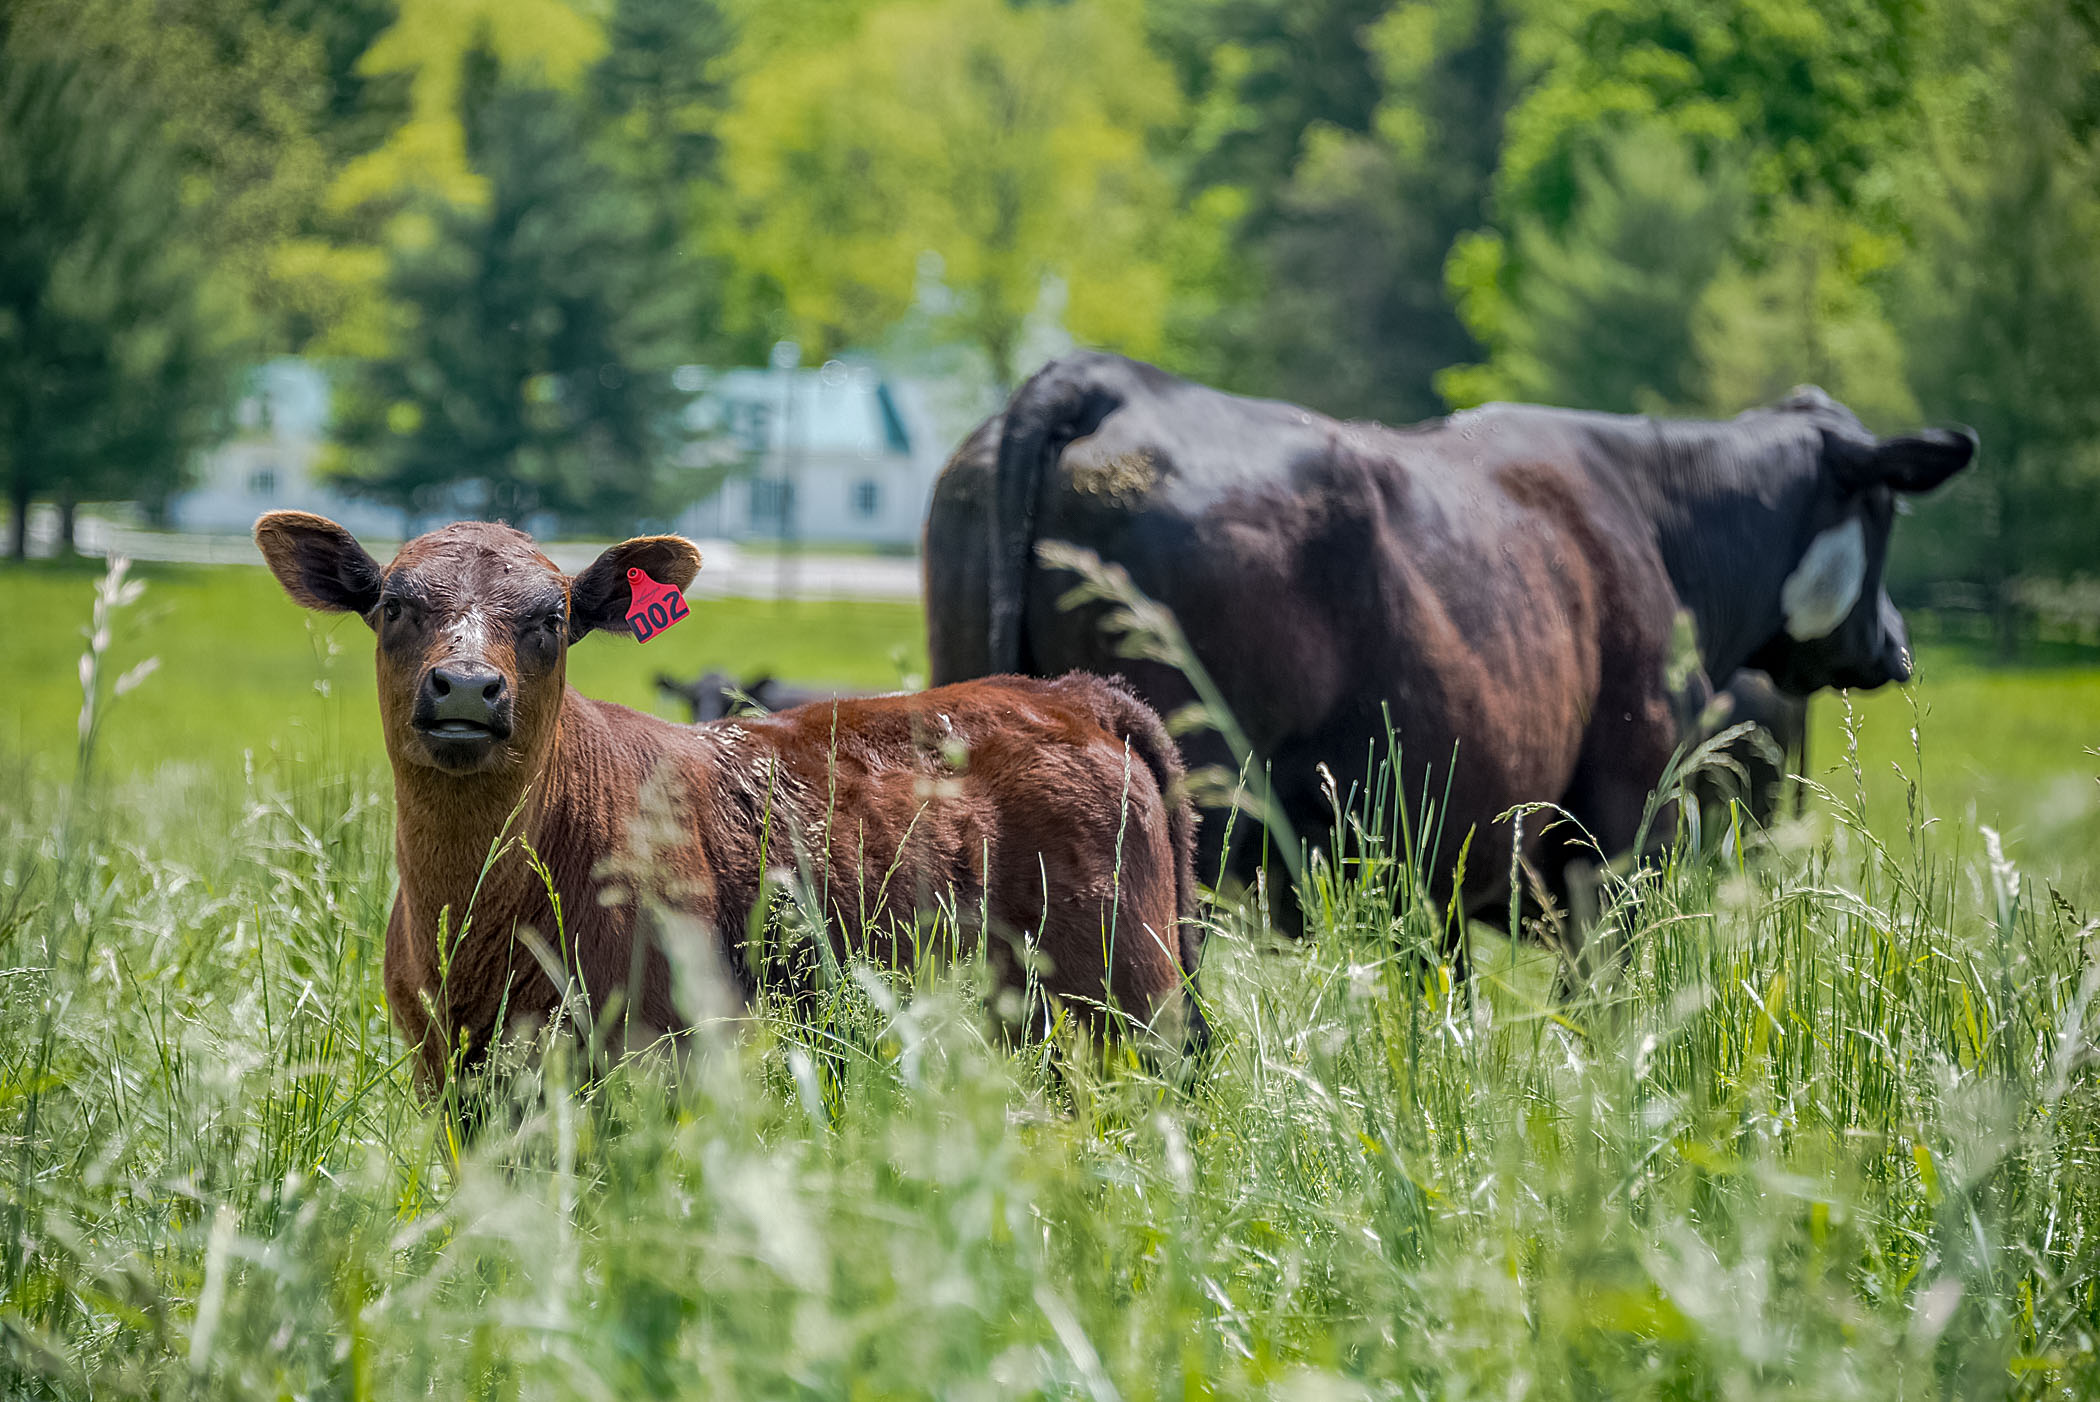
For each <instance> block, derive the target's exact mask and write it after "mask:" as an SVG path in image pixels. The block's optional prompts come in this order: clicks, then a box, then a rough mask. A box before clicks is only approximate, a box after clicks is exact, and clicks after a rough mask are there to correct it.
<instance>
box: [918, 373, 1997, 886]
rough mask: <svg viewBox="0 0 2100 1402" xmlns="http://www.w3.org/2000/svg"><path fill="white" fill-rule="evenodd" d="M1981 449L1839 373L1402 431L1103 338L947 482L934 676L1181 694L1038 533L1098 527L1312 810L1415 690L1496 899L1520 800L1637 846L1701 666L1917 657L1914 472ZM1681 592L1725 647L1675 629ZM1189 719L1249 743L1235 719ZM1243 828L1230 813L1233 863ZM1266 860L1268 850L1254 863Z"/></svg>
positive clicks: (990, 429)
mask: <svg viewBox="0 0 2100 1402" xmlns="http://www.w3.org/2000/svg"><path fill="white" fill-rule="evenodd" d="M1974 451H1975V441H1974V438H1973V436H1972V435H1970V434H1969V433H1967V432H1966V431H1947V430H1940V429H1929V430H1926V431H1924V432H1922V433H1917V434H1911V435H1905V436H1901V437H1896V438H1889V439H1880V440H1877V439H1876V438H1875V437H1874V435H1873V434H1871V433H1869V432H1868V431H1867V430H1866V429H1865V428H1864V427H1863V426H1862V425H1861V424H1860V421H1859V420H1858V419H1857V418H1856V417H1855V416H1854V415H1853V414H1852V413H1851V412H1850V411H1849V410H1847V409H1845V408H1844V407H1843V406H1842V405H1840V404H1837V403H1836V402H1834V401H1833V400H1831V399H1830V398H1829V397H1828V396H1827V395H1825V394H1823V393H1822V392H1821V391H1820V390H1814V389H1804V390H1801V391H1797V392H1796V393H1795V394H1794V395H1793V396H1792V397H1791V398H1789V399H1787V400H1786V401H1784V402H1783V403H1781V404H1778V405H1775V406H1773V407H1772V408H1769V409H1758V410H1752V411H1750V412H1747V413H1744V414H1742V415H1740V416H1738V417H1737V418H1735V419H1732V420H1729V421H1726V422H1718V423H1716V422H1672V421H1665V420H1657V419H1650V418H1640V417H1632V416H1624V415H1614V414H1596V413H1578V412H1573V411H1568V410H1561V409H1542V408H1532V407H1525V406H1519V405H1494V406H1489V407H1487V408H1484V409H1478V410H1470V411H1467V412H1465V413H1459V414H1454V415H1452V416H1450V417H1448V418H1445V419H1439V420H1434V421H1431V422H1429V423H1425V424H1421V425H1419V426H1416V427H1414V428H1407V429H1392V428H1386V427H1383V426H1381V425H1377V424H1370V423H1341V422H1337V421H1335V420H1333V419H1329V418H1325V417H1323V416H1321V415H1318V414H1314V413H1312V412H1309V411H1308V410H1305V409H1301V408H1299V407H1297V406H1295V405H1291V404H1282V403H1276V402H1272V401H1264V400H1252V399H1242V398H1237V397H1235V396H1231V395H1226V394H1221V393H1219V392H1218V391H1216V390H1212V389H1208V388H1206V387H1204V386H1202V385H1196V384H1191V383H1189V382H1187V381H1184V380H1180V379H1177V378H1175V377H1174V376H1172V375H1168V374H1166V373H1164V372H1162V371H1160V370H1158V369H1155V368H1153V367H1152V366H1149V365H1143V364H1139V363H1137V362H1134V361H1130V360H1125V359H1123V358H1121V357H1118V356H1110V355H1102V354H1093V353H1081V354H1074V355H1070V356H1066V357H1064V358H1062V359H1059V360H1056V361H1053V362H1052V363H1051V364H1049V365H1048V366H1046V367H1045V368H1044V369H1043V370H1041V371H1040V372H1039V373H1038V374H1036V375H1035V377H1034V378H1032V379H1031V380H1029V381H1028V383H1027V384H1025V385H1023V386H1022V387H1021V389H1020V390H1019V391H1018V392H1016V393H1015V395H1014V396H1013V398H1012V400H1011V401H1010V402H1009V403H1008V404H1007V406H1006V409H1005V411H1004V413H1003V414H1001V415H999V416H997V417H995V418H993V419H991V420H989V421H987V422H986V423H985V424H983V425H982V426H980V427H979V428H978V429H977V431H976V432H975V433H974V434H972V435H971V436H970V438H969V439H968V440H967V441H965V443H964V444H963V445H962V447H961V448H960V449H959V450H958V451H957V453H956V455H955V457H954V458H953V460H951V461H950V462H949V464H948V466H947V467H946V468H945V469H944V470H943V472H942V474H941V477H940V480H939V482H938V483H937V484H936V486H935V489H934V497H933V503H932V507H931V511H930V514H929V516H928V520H927V525H926V540H925V552H926V569H927V602H928V609H927V629H928V641H929V644H930V648H931V661H932V670H933V680H934V681H935V682H936V683H941V682H949V681H955V680H958V679H960V678H965V677H974V676H983V675H989V674H994V673H1001V672H1012V671H1019V672H1027V673H1033V674H1037V675H1053V674H1056V673H1059V672H1063V671H1065V670H1067V669H1072V668H1084V669H1090V670H1095V671H1103V672H1117V673H1121V674H1122V675H1124V676H1125V677H1127V678H1128V679H1129V680H1130V682H1131V683H1132V684H1133V685H1134V686H1135V687H1136V689H1137V690H1138V692H1139V694H1141V695H1142V696H1144V697H1145V698H1146V699H1147V700H1148V701H1150V702H1151V703H1152V705H1153V706H1154V707H1155V708H1157V709H1158V710H1159V711H1160V712H1161V713H1162V714H1172V713H1173V712H1174V711H1175V710H1177V709H1178V708H1180V707H1182V706H1183V705H1185V704H1187V703H1188V702H1189V701H1191V700H1192V699H1194V693H1193V691H1192V689H1191V688H1190V686H1189V684H1188V683H1187V681H1186V680H1185V679H1184V678H1183V677H1182V676H1181V675H1180V673H1179V672H1178V671H1176V670H1175V669H1174V668H1172V667H1169V666H1166V665H1164V664H1160V663H1156V662H1152V661H1149V660H1131V659H1127V658H1125V657H1122V656H1120V655H1118V653H1117V651H1116V649H1115V646H1114V640H1113V639H1110V638H1107V637H1104V636H1103V634H1102V632H1101V630H1100V628H1099V626H1098V624H1099V619H1100V611H1099V610H1098V609H1095V608H1089V609H1079V610H1072V611H1066V610H1061V609H1060V608H1059V605H1058V600H1059V598H1060V596H1061V595H1063V594H1064V593H1066V591H1067V590H1068V588H1069V586H1070V585H1071V583H1072V582H1073V581H1072V578H1071V576H1070V575H1068V574H1063V573H1060V572H1054V571H1049V570H1046V569H1043V568H1041V567H1039V566H1038V565H1037V564H1036V563H1035V546H1036V544H1037V543H1038V542H1040V541H1050V540H1063V541H1070V542H1074V543H1076V544H1078V545H1082V546H1085V547H1088V548H1091V549H1092V550H1094V551H1096V552H1098V553H1099V554H1100V555H1101V556H1102V557H1103V558H1104V559H1105V560H1107V561H1110V562H1112V563H1114V564H1118V565H1120V566H1122V567H1123V568H1124V569H1126V570H1127V571H1128V572H1129V574H1130V576H1131V578H1132V580H1133V581H1134V582H1135V584H1136V585H1137V586H1138V587H1139V588H1140V589H1142V590H1143V591H1144V592H1145V593H1147V594H1149V595H1150V596H1152V597H1153V598H1154V599H1157V600H1159V601H1160V602H1162V603H1164V604H1165V605H1166V606H1167V607H1169V608H1170V609H1172V610H1173V612H1174V613H1175V615H1176V617H1177V618H1178V619H1179V621H1180V624H1181V627H1182V629H1183V631H1184V632H1185V633H1186V634H1187V637H1188V639H1189V643H1190V646H1191V647H1192V649H1193V650H1194V652H1195V653H1196V655H1197V657H1198V658H1199V659H1200V660H1201V662H1202V663H1203V665H1204V667H1205V669H1206V670H1207V671H1208V672H1209V673H1210V674H1211V676H1212V678H1213V679H1214V680H1215V681H1216V683H1217V685H1218V688H1219V690H1220V691H1221V692H1222V693H1223V695H1224V698H1225V700H1226V701H1227V703H1228V704H1229V705H1230V707H1231V708H1232V710H1233V712H1234V713H1235V715H1236V717H1237V719H1238V721H1239V723H1240V726H1241V728H1242V729H1243V730H1244V731H1245V732H1246V735H1247V737H1248V739H1249V741H1250V743H1251V745H1252V747H1253V748H1254V750H1255V751H1256V753H1257V755H1258V756H1259V757H1260V758H1261V759H1262V760H1263V761H1264V762H1266V763H1267V765H1268V766H1269V768H1270V771H1271V774H1272V782H1273V784H1274V791H1275V795H1276V798H1277V800H1278V801H1279V802H1280V804H1281V807H1282V809H1283V811H1284V812H1285V813H1286V814H1287V815H1288V817H1289V818H1290V820H1291V823H1292V824H1293V826H1294V827H1295V828H1296V830H1297V832H1298V834H1299V835H1300V836H1301V837H1306V836H1317V835H1319V834H1321V833H1324V832H1325V831H1326V830H1327V829H1328V827H1329V825H1330V823H1331V822H1332V821H1333V815H1332V814H1331V813H1330V812H1329V811H1328V807H1329V805H1328V804H1327V802H1326V801H1325V799H1324V798H1323V796H1322V794H1321V776H1320V767H1321V766H1323V765H1324V766H1325V767H1326V768H1327V769H1328V770H1330V771H1331V772H1332V773H1333V774H1335V775H1336V776H1337V777H1338V778H1339V779H1340V781H1341V782H1342V783H1343V784H1344V785H1347V784H1348V783H1349V782H1350V779H1351V777H1352V776H1361V775H1363V774H1364V772H1365V763H1366V760H1367V758H1369V757H1371V756H1373V755H1376V754H1382V753H1383V752H1384V749H1385V736H1386V717H1387V716H1388V715H1389V716H1390V718H1391V721H1392V724H1393V726H1394V728H1395V730H1396V731H1397V734H1398V737H1399V740H1400V743H1401V745H1402V755H1403V763H1402V769H1403V773H1404V779H1405V784H1406V790H1405V791H1406V792H1407V793H1408V794H1410V795H1425V794H1426V795H1428V796H1430V798H1431V799H1432V800H1434V801H1436V803H1437V804H1438V806H1439V808H1440V810H1441V811H1440V815H1439V816H1440V819H1441V821H1440V823H1438V824H1436V825H1435V826H1436V830H1437V831H1438V832H1439V833H1440V840H1439V841H1438V842H1437V843H1436V844H1435V846H1434V848H1433V851H1432V857H1431V860H1432V866H1431V874H1432V877H1433V879H1438V880H1440V881H1441V882H1442V883H1443V885H1444V886H1445V887H1446V888H1448V887H1449V885H1450V883H1451V879H1452V878H1451V873H1452V868H1453V865H1454V863H1455V861H1456V859H1457V857H1458V854H1459V852H1460V849H1461V844H1463V843H1464V842H1465V840H1466V838H1467V835H1468V834H1469V833H1471V834H1472V835H1473V847H1472V852H1471V854H1470V857H1469V860H1468V862H1467V864H1466V867H1465V875H1464V903H1465V905H1466V907H1467V908H1468V909H1469V910H1472V911H1474V912H1476V913H1478V914H1482V915H1490V916H1491V915H1492V914H1493V913H1495V912H1497V911H1499V910H1501V909H1504V908H1505V902H1506V890H1507V874H1508V872H1509V870H1510V867H1511V863H1510V860H1509V856H1508V852H1509V846H1508V844H1509V842H1510V836H1511V834H1510V831H1509V827H1508V825H1507V824H1504V823H1498V822H1497V821H1496V820H1497V817H1498V815H1500V814H1502V813H1504V812H1506V811H1508V810H1510V809H1511V808H1513V807H1515V806H1516V805H1520V804H1525V803H1531V802H1550V803H1555V804H1558V805H1560V806H1561V807H1562V808H1564V809H1565V810H1567V811H1568V812H1569V813H1570V814H1572V815H1573V816H1574V817H1575V818H1577V819H1579V820H1580V822H1581V823H1582V825H1583V826H1584V827H1585V828H1587V829H1588V831H1589V832H1591V833H1593V834H1594V835H1595V836H1596V838H1597V839H1598V841H1599V842H1600V843H1601V845H1602V846H1603V847H1604V848H1605V849H1606V850H1607V851H1622V850H1625V849H1627V848H1628V847H1629V846H1631V844H1632V843H1633V842H1634V841H1635V840H1636V838H1637V836H1638V832H1639V826H1640V823H1641V819H1642V814H1643V809H1644V806H1645V805H1646V804H1647V803H1648V801H1649V795H1650V793H1651V791H1652V790H1653V789H1654V787H1655V785H1656V783H1657V781H1658V779H1659V778H1660V777H1661V775H1662V774H1663V771H1664V769H1665V767H1666V765H1667V763H1668V761H1669V759H1670V756H1671V754H1672V752H1673V751H1674V750H1675V749H1676V748H1677V746H1678V744H1679V742H1680V740H1681V739H1682V738H1683V737H1684V735H1685V727H1686V717H1687V715H1690V716H1696V715H1697V714H1698V713H1699V710H1700V709H1701V708H1700V705H1699V704H1698V703H1699V702H1700V701H1701V700H1702V699H1703V691H1704V688H1705V686H1706V682H1705V678H1709V677H1718V678H1728V677H1731V676H1732V675H1733V674H1734V673H1735V672H1736V671H1737V670H1738V669H1740V668H1743V667H1746V666H1749V667H1757V668H1761V669H1763V670H1764V671H1766V672H1767V673H1769V674H1770V675H1771V676H1772V678H1773V679H1774V681H1776V682H1777V684H1778V685H1779V686H1780V687H1781V688H1782V689H1784V690H1786V691H1788V692H1790V693H1793V694H1795V695H1806V694H1808V693H1810V692H1813V691H1815V690H1817V689H1818V688H1821V687H1829V686H1852V687H1863V688H1864V687H1875V686H1880V685H1882V684H1883V683H1885V682H1890V681H1901V680H1903V679H1905V678H1906V677H1908V676H1909V674H1910V654H1909V649H1908V645H1907V638H1906V635H1905V632H1904V628H1903V621H1902V619H1901V617H1900V616H1899V615H1898V614H1897V612H1896V609H1895V607H1894V605H1893V604H1891V603H1890V601H1889V598H1888V596H1887V594H1886V593H1884V592H1883V590H1882V587H1881V574H1882V565H1883V560H1884V557H1885V554H1886V551H1887V547H1888V539H1889V530H1890V526H1891V524H1892V521H1893V517H1894V514H1895V506H1896V498H1897V496H1898V495H1899V494H1904V493H1914V492H1923V491H1928V490H1930V489H1931V488H1933V487H1935V486H1937V485H1939V484H1940V483H1941V482H1943V481H1945V480H1946V479H1947V478H1948V477H1950V476H1952V475H1953V474H1954V473H1955V472H1957V471H1959V470H1961V468H1962V467H1964V466H1965V465H1966V464H1967V463H1968V462H1969V459H1970V457H1971V455H1972V454H1973V453H1974ZM1680 611H1683V612H1685V613H1688V615H1689V620H1690V623H1691V625H1692V630H1693V636H1694V637H1695V638H1696V650H1697V655H1696V658H1687V657H1683V656H1680V655H1677V654H1678V653H1681V652H1682V649H1681V648H1673V637H1678V638H1682V637H1683V636H1684V635H1683V633H1682V632H1681V631H1680V630H1679V628H1678V621H1679V615H1680ZM1687 686H1690V687H1692V688H1695V689H1697V690H1699V691H1700V692H1701V693H1702V694H1701V695H1694V696H1692V697H1691V698H1690V704H1689V705H1688V701H1687V697H1686V695H1685V690H1686V688H1687ZM1183 748H1184V751H1185V753H1186V756H1187V758H1188V760H1189V763H1190V765H1191V767H1192V768H1194V767H1196V766H1209V765H1216V764H1224V765H1227V766H1231V765H1232V763H1233V757H1232V756H1231V755H1230V754H1229V753H1227V752H1226V751H1225V749H1224V746H1223V742H1222V741H1221V740H1220V739H1219V738H1218V737H1217V736H1216V735H1215V734H1214V733H1210V732H1204V731H1197V732H1193V733H1191V734H1190V735H1188V736H1187V737H1186V738H1185V739H1184V741H1183ZM1454 755H1455V763H1453V762H1452V761H1453V757H1454ZM1447 769H1448V770H1449V771H1450V772H1448V773H1446V772H1445V771H1446V770H1447ZM1447 783H1448V786H1449V787H1448V790H1447V788H1446V785H1447ZM1225 826H1226V825H1225V824H1222V823H1218V822H1210V823H1206V824H1205V825H1204V828H1205V831H1204V833H1203V842H1202V847H1201V854H1202V855H1201V861H1202V870H1203V871H1204V872H1205V874H1206V875H1207V876H1211V877H1215V876H1216V875H1217V874H1218V873H1219V871H1220V865H1221V860H1222V858H1223V856H1224V855H1225V854H1223V853H1222V852H1221V847H1222V845H1223V834H1224V830H1225ZM1544 826H1545V824H1544V823H1543V822H1542V821H1539V820H1533V821H1532V822H1530V823H1528V824H1527V825H1526V829H1525V841H1526V847H1527V851H1526V857H1527V859H1528V860H1529V861H1530V862H1531V863H1532V865H1533V866H1534V868H1535V869H1536V870H1538V871H1539V872H1541V873H1542V874H1543V876H1544V877H1545V880H1546V883H1547V885H1548V887H1549V889H1551V890H1553V891H1554V892H1555V893H1556V894H1558V893H1560V892H1561V891H1562V890H1564V883H1565V873H1566V867H1567V865H1568V863H1569V862H1570V861H1572V860H1574V859H1575V858H1576V857H1577V856H1578V849H1576V848H1575V847H1574V845H1573V844H1572V842H1571V841H1570V839H1569V838H1568V837H1567V836H1566V835H1565V834H1566V832H1567V829H1566V828H1565V825H1563V826H1562V828H1561V829H1559V830H1558V831H1557V832H1556V833H1554V834H1551V835H1547V836H1543V837H1542V836H1541V834H1540V832H1539V829H1540V828H1542V827H1544ZM1238 827H1239V829H1240V830H1241V831H1242V832H1244V831H1246V830H1247V827H1248V825H1246V824H1239V825H1238ZM1498 850H1499V851H1500V852H1501V853H1502V855H1500V856H1497V855H1495V854H1496V852H1497V851H1498ZM1252 865H1253V862H1252V859H1251V858H1250V857H1249V856H1247V855H1246V849H1245V848H1244V847H1243V848H1242V851H1241V852H1240V854H1238V855H1237V856H1236V857H1235V858H1234V860H1233V863H1232V866H1231V870H1233V871H1234V872H1235V873H1236V874H1238V875H1239V876H1241V877H1242V878H1246V877H1248V876H1251V875H1252V869H1251V868H1252ZM1286 915H1288V913H1287V912H1286Z"/></svg>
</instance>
